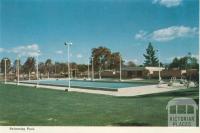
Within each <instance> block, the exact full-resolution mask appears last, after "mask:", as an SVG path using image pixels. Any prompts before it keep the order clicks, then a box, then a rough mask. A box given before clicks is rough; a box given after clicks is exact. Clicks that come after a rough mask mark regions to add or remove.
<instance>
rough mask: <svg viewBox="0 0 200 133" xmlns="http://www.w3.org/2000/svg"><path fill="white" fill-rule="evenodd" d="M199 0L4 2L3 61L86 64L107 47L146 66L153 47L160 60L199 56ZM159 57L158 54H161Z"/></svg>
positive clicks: (0, 51)
mask: <svg viewBox="0 0 200 133" xmlns="http://www.w3.org/2000/svg"><path fill="white" fill-rule="evenodd" d="M198 5H199V3H198V0H48V1H47V0H28V1H27V0H1V2H0V9H1V10H0V17H1V19H0V20H1V21H0V59H1V58H3V57H8V58H10V59H12V60H14V59H16V57H17V56H19V57H20V59H21V60H22V62H23V61H25V59H26V58H27V57H28V56H36V55H37V54H38V51H39V52H40V53H39V57H38V59H39V60H40V61H45V60H46V59H48V58H51V59H52V60H53V61H61V62H65V61H66V62H67V48H66V47H65V46H64V42H72V43H73V45H72V46H71V47H70V51H71V54H70V60H71V61H73V62H77V63H87V62H88V58H89V57H90V56H91V49H92V48H96V47H99V46H105V47H107V48H109V49H110V50H111V51H112V52H120V53H121V55H122V57H123V60H125V61H134V62H135V63H137V64H143V62H144V57H143V54H144V53H145V49H146V48H147V46H148V43H149V42H152V44H153V46H154V48H155V49H158V50H159V55H160V61H161V62H163V63H169V62H171V61H172V59H173V58H174V57H182V56H185V55H187V54H188V52H191V53H192V55H193V56H195V57H198V51H199V46H198V44H199V40H198V36H199V33H198V32H199V21H198V20H199V14H198V12H199V8H198ZM157 56H158V53H157Z"/></svg>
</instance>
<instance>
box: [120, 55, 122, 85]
mask: <svg viewBox="0 0 200 133" xmlns="http://www.w3.org/2000/svg"><path fill="white" fill-rule="evenodd" d="M119 71H120V72H119V81H122V57H121V56H119Z"/></svg>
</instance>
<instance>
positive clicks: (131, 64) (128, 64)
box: [127, 61, 136, 67]
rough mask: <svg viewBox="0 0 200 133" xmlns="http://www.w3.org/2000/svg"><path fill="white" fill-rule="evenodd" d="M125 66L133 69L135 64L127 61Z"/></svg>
mask: <svg viewBox="0 0 200 133" xmlns="http://www.w3.org/2000/svg"><path fill="white" fill-rule="evenodd" d="M127 66H128V67H135V66H136V64H135V63H134V62H133V61H128V62H127Z"/></svg>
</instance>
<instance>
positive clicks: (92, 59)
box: [91, 56, 94, 81]
mask: <svg viewBox="0 0 200 133" xmlns="http://www.w3.org/2000/svg"><path fill="white" fill-rule="evenodd" d="M91 61H92V81H93V80H94V57H93V56H92V57H91Z"/></svg>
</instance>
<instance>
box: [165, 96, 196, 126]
mask: <svg viewBox="0 0 200 133" xmlns="http://www.w3.org/2000/svg"><path fill="white" fill-rule="evenodd" d="M166 108H167V110H168V126H196V113H197V112H196V111H197V109H198V106H197V104H196V102H195V101H194V100H193V99H191V98H185V97H181V98H174V99H172V100H170V101H169V102H168V104H167V107H166Z"/></svg>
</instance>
